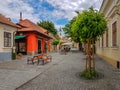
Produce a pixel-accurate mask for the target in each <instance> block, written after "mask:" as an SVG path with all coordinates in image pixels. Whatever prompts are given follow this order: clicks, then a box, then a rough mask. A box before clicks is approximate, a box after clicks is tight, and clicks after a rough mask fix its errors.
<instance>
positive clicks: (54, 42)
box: [52, 39, 60, 51]
mask: <svg viewBox="0 0 120 90" xmlns="http://www.w3.org/2000/svg"><path fill="white" fill-rule="evenodd" d="M59 42H60V40H58V39H56V40H53V42H52V45H54V51H57V45H58V44H59Z"/></svg>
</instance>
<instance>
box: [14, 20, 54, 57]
mask: <svg viewBox="0 0 120 90" xmlns="http://www.w3.org/2000/svg"><path fill="white" fill-rule="evenodd" d="M17 25H19V26H20V27H21V28H20V29H18V31H17V33H16V40H15V44H16V51H17V53H22V54H30V55H34V54H38V53H47V52H49V51H50V45H51V43H50V41H51V39H52V37H51V36H50V34H49V33H48V31H47V30H45V29H43V28H42V27H40V26H38V25H36V24H35V23H33V22H32V21H30V20H28V19H24V20H22V18H20V21H19V23H17Z"/></svg>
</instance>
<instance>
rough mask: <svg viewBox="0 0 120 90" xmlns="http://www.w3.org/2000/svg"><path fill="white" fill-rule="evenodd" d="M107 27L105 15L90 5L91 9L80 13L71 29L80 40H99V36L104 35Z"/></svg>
mask: <svg viewBox="0 0 120 90" xmlns="http://www.w3.org/2000/svg"><path fill="white" fill-rule="evenodd" d="M106 27H107V24H106V20H105V18H104V15H103V14H101V13H99V12H98V11H97V10H94V9H93V7H90V8H89V10H83V11H82V12H81V13H78V16H77V17H76V20H75V22H74V23H73V24H72V28H71V29H72V31H73V33H74V35H75V36H76V37H78V38H80V41H82V42H85V41H86V40H87V39H94V41H95V40H97V37H99V36H101V35H103V33H104V32H105V30H106Z"/></svg>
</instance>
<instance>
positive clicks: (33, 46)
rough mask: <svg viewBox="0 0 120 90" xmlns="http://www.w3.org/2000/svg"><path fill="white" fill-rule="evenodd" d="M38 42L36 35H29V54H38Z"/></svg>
mask: <svg viewBox="0 0 120 90" xmlns="http://www.w3.org/2000/svg"><path fill="white" fill-rule="evenodd" d="M37 47H38V42H37V38H36V35H35V34H29V35H28V37H27V52H37V49H38V48H37Z"/></svg>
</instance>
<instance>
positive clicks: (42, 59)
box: [27, 53, 52, 65]
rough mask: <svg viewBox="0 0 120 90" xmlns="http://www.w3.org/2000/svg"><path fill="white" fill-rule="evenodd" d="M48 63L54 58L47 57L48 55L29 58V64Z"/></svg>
mask: <svg viewBox="0 0 120 90" xmlns="http://www.w3.org/2000/svg"><path fill="white" fill-rule="evenodd" d="M47 61H50V62H51V61H52V56H50V55H47V54H46V53H44V54H39V55H36V56H33V57H28V58H27V64H29V63H30V62H31V63H32V64H34V63H35V62H37V64H39V63H40V62H42V64H43V65H44V64H45V63H46V62H47Z"/></svg>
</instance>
